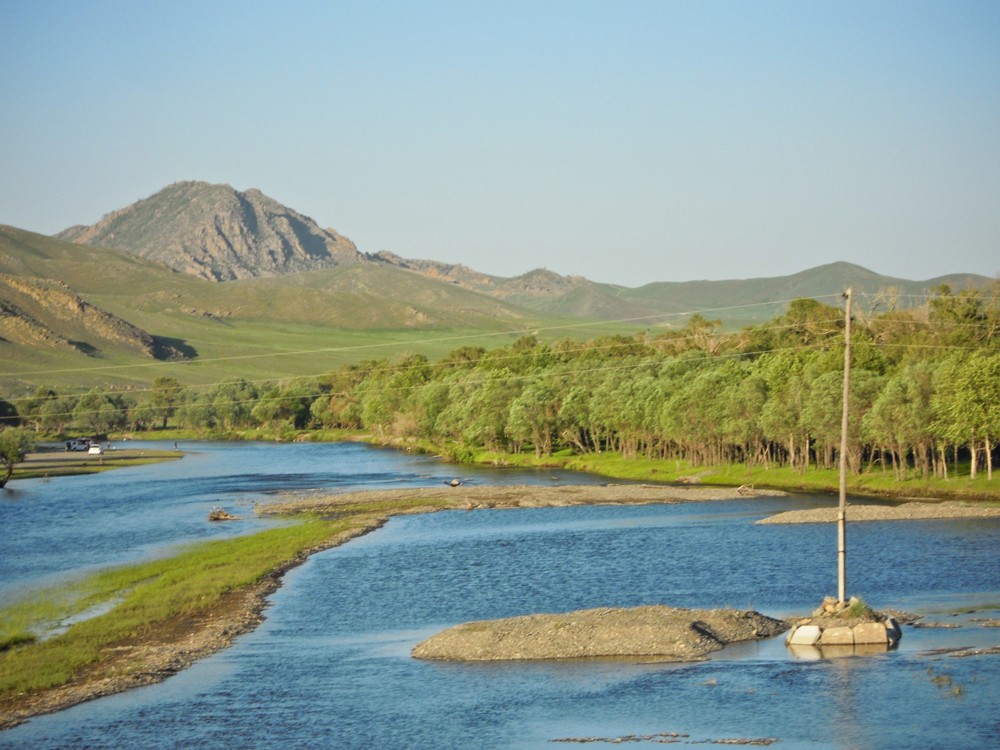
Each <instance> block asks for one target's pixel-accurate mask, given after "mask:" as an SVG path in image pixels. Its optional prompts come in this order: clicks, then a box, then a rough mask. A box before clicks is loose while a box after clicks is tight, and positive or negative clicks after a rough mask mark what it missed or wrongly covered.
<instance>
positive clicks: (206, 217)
mask: <svg viewBox="0 0 1000 750" xmlns="http://www.w3.org/2000/svg"><path fill="white" fill-rule="evenodd" d="M57 237H58V238H59V239H63V240H67V241H69V242H77V243H81V244H85V245H92V246H95V247H108V248H113V249H115V250H123V251H125V252H128V253H132V254H133V255H138V256H140V257H143V258H148V259H150V260H155V261H158V262H160V263H163V264H164V265H166V266H168V267H170V268H172V269H174V270H175V271H180V272H181V273H187V274H191V275H192V276H198V277H200V278H203V279H208V280H209V281H231V280H234V279H245V278H252V277H257V276H276V275H280V274H285V273H293V272H297V271H312V270H316V269H320V268H330V267H332V266H341V265H348V264H352V263H357V262H359V261H361V260H362V259H363V256H362V255H361V254H360V253H358V250H357V248H356V247H355V246H354V243H353V242H351V241H350V240H349V239H347V238H346V237H344V236H342V235H340V234H338V233H337V232H335V231H334V230H332V229H321V228H320V227H319V226H318V225H317V224H316V222H315V221H313V220H312V219H310V218H309V217H308V216H303V215H302V214H300V213H298V212H297V211H295V210H293V209H291V208H288V207H287V206H283V205H282V204H280V203H278V202H277V201H276V200H274V199H272V198H269V197H267V196H266V195H264V194H263V193H261V192H260V191H259V190H247V191H246V192H240V191H238V190H234V189H233V188H231V187H230V186H229V185H210V184H208V183H206V182H176V183H174V184H173V185H169V186H167V187H165V188H163V190H160V191H159V192H158V193H156V194H155V195H152V196H150V197H149V198H146V199H145V200H141V201H138V202H137V203H133V204H132V205H131V206H126V207H125V208H122V209H119V210H117V211H114V212H112V213H110V214H108V215H107V216H105V217H104V218H103V219H101V220H100V221H99V222H97V223H96V224H93V225H91V226H75V227H70V228H69V229H66V230H65V231H63V232H60V233H59V234H58V235H57Z"/></svg>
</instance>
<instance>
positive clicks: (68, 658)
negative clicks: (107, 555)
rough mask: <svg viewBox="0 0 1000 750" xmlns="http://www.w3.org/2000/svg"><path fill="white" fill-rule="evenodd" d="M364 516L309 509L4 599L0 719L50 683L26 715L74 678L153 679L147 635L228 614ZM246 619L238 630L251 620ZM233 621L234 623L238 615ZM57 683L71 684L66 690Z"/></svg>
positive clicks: (182, 632) (183, 630)
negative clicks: (239, 599) (322, 515)
mask: <svg viewBox="0 0 1000 750" xmlns="http://www.w3.org/2000/svg"><path fill="white" fill-rule="evenodd" d="M367 522H368V521H367V519H366V518H365V517H364V516H363V515H362V514H346V515H345V517H343V518H337V519H328V520H322V519H317V518H312V519H308V520H305V521H303V522H300V523H296V524H292V525H288V526H282V527H280V528H275V529H269V530H267V531H263V532H259V533H256V534H253V535H250V536H243V537H236V538H232V539H226V540H219V541H212V542H207V543H202V544H198V545H195V546H192V547H191V548H189V549H188V550H186V551H184V552H183V553H181V554H179V555H177V556H174V557H170V558H166V559H162V560H154V561H151V562H147V563H142V564H139V565H133V566H126V567H121V568H115V569H110V570H106V571H103V572H100V573H96V574H94V575H91V576H89V577H87V578H85V579H83V580H82V581H79V582H76V583H73V584H68V585H66V586H63V587H60V588H56V589H51V590H48V591H43V592H37V593H34V594H32V595H31V596H30V597H28V598H25V599H23V600H21V601H19V602H15V603H13V604H11V605H8V606H6V607H5V608H4V610H3V611H2V612H0V727H2V726H9V725H11V724H13V723H16V721H18V720H19V718H21V717H23V715H25V713H24V710H23V709H24V708H25V706H28V705H33V704H37V703H39V699H38V698H39V696H40V695H41V694H45V693H48V698H49V700H51V705H50V706H46V704H45V702H44V700H42V701H41V706H42V707H41V710H34V711H31V710H29V711H28V712H27V715H30V714H31V713H42V712H45V711H46V710H55V709H57V708H60V707H63V706H64V705H72V703H74V702H78V701H76V700H73V691H72V689H71V688H72V687H73V686H74V684H78V683H82V682H89V683H92V684H94V683H98V684H102V685H103V687H102V692H100V693H98V694H103V692H116V691H117V690H116V689H115V684H114V683H117V684H118V685H119V686H120V688H121V689H124V688H125V687H128V686H132V685H134V684H143V682H149V681H153V680H154V678H155V677H156V675H155V671H156V669H157V665H156V663H155V659H150V658H149V657H150V656H153V655H155V650H156V649H155V648H154V649H153V650H152V651H150V649H149V646H150V644H161V645H162V644H169V643H170V642H171V641H172V640H176V639H178V638H181V637H187V636H188V635H189V634H190V632H193V631H194V630H196V629H197V627H198V625H199V623H202V622H204V621H205V620H206V619H207V618H211V617H226V618H232V615H233V613H232V612H231V611H229V610H230V609H231V607H232V606H233V605H234V601H235V600H234V598H233V596H231V595H232V594H234V593H237V592H240V591H246V590H248V589H249V588H251V587H255V586H258V585H260V584H261V583H262V582H266V581H268V580H269V579H270V580H273V581H276V577H277V576H278V575H280V573H281V572H283V571H284V570H286V569H287V568H288V567H289V566H291V565H293V564H295V563H296V562H298V561H301V560H302V559H304V557H305V555H307V554H308V553H309V552H310V551H311V550H314V549H318V548H322V547H324V546H328V545H329V544H331V543H333V542H334V540H336V539H337V538H338V536H340V535H344V534H347V535H351V534H352V532H353V533H360V532H361V531H362V530H364V528H365V524H366V523H367ZM265 593H266V592H265ZM246 614H250V615H253V614H255V613H246ZM232 619H233V620H238V619H240V618H232ZM242 619H243V620H246V618H245V617H244V618H242ZM251 620H252V618H251ZM246 624H247V627H244V630H245V629H248V627H249V626H252V622H248V623H246ZM233 627H234V630H235V631H238V630H239V624H238V623H235V624H234V626H233ZM235 634H236V632H233V633H232V634H231V635H235ZM224 645H226V643H225V642H222V643H218V644H215V647H214V648H208V650H207V652H211V651H212V650H217V648H219V647H222V646H224ZM198 655H199V654H194V655H192V656H193V658H197V656H198ZM202 655H203V654H202ZM168 671H169V669H168ZM172 671H176V668H174V669H173V670H172ZM61 688H67V690H66V691H64V695H62V696H60V695H59V693H58V691H59V689H61ZM90 697H93V696H90Z"/></svg>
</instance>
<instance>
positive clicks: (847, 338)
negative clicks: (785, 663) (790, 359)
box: [837, 287, 851, 603]
mask: <svg viewBox="0 0 1000 750" xmlns="http://www.w3.org/2000/svg"><path fill="white" fill-rule="evenodd" d="M844 299H846V300H847V306H846V307H847V311H846V317H845V322H844V401H843V410H842V415H841V420H840V506H839V508H838V510H837V599H838V601H840V602H841V603H845V602H846V601H847V424H848V420H847V405H848V401H849V400H850V393H851V289H850V287H848V289H847V291H845V292H844Z"/></svg>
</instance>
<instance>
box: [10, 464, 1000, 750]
mask: <svg viewBox="0 0 1000 750" xmlns="http://www.w3.org/2000/svg"><path fill="white" fill-rule="evenodd" d="M199 450H200V452H199V453H198V454H197V455H193V456H188V457H186V458H185V459H184V460H183V461H181V462H179V463H175V464H162V465H159V466H156V467H145V468H142V469H136V470H129V471H128V472H126V471H122V472H116V473H111V474H105V475H101V476H100V477H99V479H100V480H101V481H92V480H95V479H97V478H94V477H89V478H77V479H75V480H58V482H57V480H53V481H52V482H51V483H47V484H43V483H38V484H35V485H32V486H30V487H25V488H24V489H23V490H19V492H20V493H21V495H20V496H19V497H18V498H16V499H14V500H10V499H7V500H5V501H4V505H3V510H4V512H5V514H7V515H8V516H10V515H13V516H15V518H16V519H18V520H17V524H19V525H20V527H23V528H22V529H21V531H23V536H27V537H30V536H31V535H32V534H34V533H35V531H31V529H30V528H29V527H30V526H31V525H32V524H33V521H32V518H35V522H37V518H38V516H36V515H35V513H42V512H46V509H47V508H48V507H49V505H48V504H47V503H49V502H50V501H49V500H44V499H41V498H40V497H39V496H40V495H44V493H45V491H46V490H48V489H51V488H52V487H53V486H57V485H58V486H60V487H64V488H65V490H66V492H69V493H73V492H77V488H80V490H79V493H78V494H77V497H78V498H85V499H83V500H79V502H82V503H87V504H92V505H93V506H94V507H91V508H90V509H89V511H86V512H89V513H90V514H92V515H93V516H94V518H95V519H99V521H95V522H94V523H93V524H92V525H93V526H94V528H95V530H96V532H97V533H99V534H100V535H102V538H103V539H104V540H105V541H104V542H100V541H94V540H90V539H80V537H86V536H88V534H87V532H86V531H81V526H80V524H79V522H78V523H77V524H72V523H67V524H65V526H64V528H63V529H62V531H61V532H60V531H59V530H58V529H51V528H50V529H49V531H48V532H45V533H47V534H48V537H47V541H46V543H48V544H56V543H58V544H60V545H61V546H66V547H75V546H79V547H80V548H82V549H81V550H79V551H78V550H76V549H73V550H71V551H68V552H67V556H68V558H67V560H62V555H60V563H61V564H60V565H58V566H56V565H54V564H52V563H48V564H41V563H40V562H38V561H36V562H31V559H33V558H34V557H36V555H33V554H31V553H30V551H28V549H29V546H30V545H26V546H23V547H18V545H21V544H22V542H21V540H20V538H19V537H20V536H22V534H20V533H18V530H17V529H12V528H11V527H10V525H8V526H7V527H5V528H4V529H3V531H2V532H0V533H2V535H3V536H2V539H3V541H4V544H12V545H14V548H15V549H16V550H21V551H25V552H26V554H27V557H28V558H29V559H28V560H27V561H13V560H11V559H10V558H11V554H9V553H8V551H7V550H6V549H5V550H4V552H3V553H2V566H3V567H2V569H0V571H2V573H3V576H4V578H3V580H4V581H5V582H6V581H7V580H8V577H12V578H13V579H14V580H19V581H20V585H21V586H22V587H23V586H24V585H25V582H31V581H36V580H38V579H39V578H51V577H53V576H56V575H61V574H64V573H65V572H67V571H72V570H74V569H76V568H79V567H83V568H86V567H92V566H94V565H100V564H106V563H107V562H116V561H120V560H130V559H135V558H136V557H137V556H139V557H141V556H143V555H149V554H155V553H156V552H157V551H159V550H162V549H166V548H168V547H169V545H171V544H173V543H176V542H177V541H180V540H185V539H190V538H198V537H202V536H206V535H208V534H216V533H234V529H235V528H236V527H237V526H239V527H240V529H241V530H242V531H245V530H247V528H248V526H249V527H252V526H253V525H254V524H257V523H260V522H252V523H250V524H239V525H234V526H228V527H226V528H225V529H222V530H216V528H215V527H214V526H212V527H209V525H208V524H206V523H205V521H204V518H205V515H206V514H207V511H208V508H210V507H211V506H212V505H216V504H222V505H226V506H227V507H229V506H231V505H232V503H233V502H234V501H235V500H238V499H239V498H240V497H245V498H246V499H247V502H249V501H250V500H252V499H254V498H255V497H259V496H260V494H261V493H264V492H269V491H273V490H275V489H279V488H285V487H289V486H290V487H299V488H312V487H327V486H329V487H334V486H335V487H343V488H346V487H351V486H355V485H354V484H352V482H353V481H355V480H352V475H351V471H352V470H353V471H356V472H357V474H356V477H357V480H356V482H357V486H363V487H372V486H402V485H420V484H434V483H438V482H440V481H443V480H444V479H446V478H450V477H452V476H454V475H455V474H456V473H457V474H458V475H460V476H463V477H466V478H468V479H469V480H471V481H475V482H478V483H484V484H485V483H491V482H493V483H495V482H500V481H514V482H523V481H535V482H557V481H558V482H566V481H580V480H581V477H578V476H577V477H573V476H566V475H553V474H552V473H551V472H530V473H521V472H519V473H517V474H512V473H506V472H489V471H482V472H472V470H470V469H468V468H465V467H462V468H460V469H459V468H456V467H454V466H447V465H443V464H439V463H436V462H434V461H433V460H431V459H427V458H415V457H412V456H408V455H405V454H397V453H392V452H387V451H379V450H374V449H371V448H367V447H364V446H309V445H305V446H269V445H256V446H253V445H251V446H246V445H233V446H230V445H214V446H200V448H199ZM298 450H301V451H302V453H297V451H298ZM213 467H214V468H213ZM241 467H242V471H247V472H248V473H246V474H244V473H242V471H241ZM311 468H312V469H315V470H314V471H312V470H311ZM126 474H129V476H126ZM590 481H600V480H596V479H591V480H590ZM102 482H103V483H102ZM88 483H89V487H90V488H91V491H90V492H88V491H87V489H85V487H86V486H88ZM104 483H106V484H104ZM25 484H27V483H25ZM188 485H190V486H195V487H198V488H200V489H199V490H198V494H196V495H186V496H185V495H183V493H182V492H181V491H179V490H180V487H184V486H188ZM130 488H132V489H130ZM97 490H100V492H101V493H105V494H104V496H105V497H107V498H108V502H109V503H110V504H111V506H112V507H111V508H109V509H107V510H103V509H102V506H101V503H100V502H98V501H97V499H96V498H93V497H92V496H93V495H95V494H97ZM133 490H134V491H135V493H136V494H135V495H133V494H132V491H133ZM32 502H36V503H37V504H38V505H37V506H36V510H35V512H32V511H31V510H30V509H29V507H28V506H30V505H31V504H32ZM62 502H64V503H72V502H74V501H73V500H72V499H70V498H69V497H68V496H67V495H64V496H63V500H62ZM825 502H829V500H827V499H822V498H768V499H761V500H752V501H748V500H737V501H725V502H716V503H697V504H687V505H663V506H641V507H577V508H552V509H534V510H505V511H476V512H464V511H454V512H444V513H437V514H432V515H426V516H410V517H401V518H396V519H393V520H391V521H390V522H389V523H388V524H387V525H386V526H385V527H384V528H382V529H380V530H378V531H376V532H374V533H372V534H370V535H368V536H365V537H363V538H361V539H358V540H355V541H353V542H351V543H349V544H347V545H344V546H342V547H339V548H336V549H333V550H329V551H327V552H324V553H321V554H318V555H316V556H314V557H313V558H312V559H310V560H309V561H308V562H307V563H306V564H305V565H303V566H302V567H300V568H298V569H296V570H294V571H292V572H291V573H290V574H289V575H288V576H287V577H286V581H285V585H284V586H283V588H282V589H281V590H280V591H279V592H278V593H277V594H276V595H275V596H274V597H273V598H272V606H271V607H270V608H269V610H268V612H267V620H266V622H265V623H264V624H263V625H262V626H261V627H260V628H259V629H258V630H256V631H255V632H253V633H250V634H248V635H246V636H244V637H242V638H241V639H240V640H239V641H238V643H237V645H235V646H234V647H233V648H231V649H229V650H227V651H225V652H223V653H220V654H218V655H216V656H214V657H211V658H209V659H206V660H204V661H202V662H200V663H198V664H196V665H195V666H194V667H192V668H191V669H189V670H187V671H185V672H183V673H181V674H179V675H177V676H175V677H172V678H171V679H169V680H167V681H166V682H164V683H162V684H160V685H155V686H151V687H149V688H143V689H140V690H137V691H133V692H131V693H128V694H124V695H119V696H113V697H110V698H105V699H102V700H98V701H94V702H92V703H89V704H86V705H83V706H79V707H77V708H74V709H70V710H67V711H63V712H61V713H58V714H55V715H52V716H48V717H41V718H38V719H35V720H33V721H32V722H30V723H29V724H26V725H24V726H22V727H18V728H15V729H13V730H10V731H8V732H4V733H0V747H31V748H62V747H79V748H145V747H156V748H242V747H248V748H372V747H380V748H381V747H385V748H543V747H545V748H558V747H566V746H577V745H576V742H573V743H572V744H570V743H567V742H560V740H576V741H579V740H585V739H586V740H590V742H588V744H587V745H585V746H588V747H611V746H618V745H621V744H625V745H626V746H638V747H642V746H646V747H652V746H655V745H658V744H659V743H662V742H667V741H668V740H669V741H671V742H676V743H679V744H680V745H681V746H685V745H693V744H695V743H707V742H710V741H716V742H718V741H721V740H725V739H732V738H748V739H754V738H756V739H764V738H774V739H776V740H778V742H776V743H775V745H774V746H775V747H789V748H883V747H884V748H890V747H892V748H898V747H907V748H933V747H942V748H946V747H947V748H965V747H968V748H979V747H995V746H1000V713H998V712H997V708H996V707H997V706H998V705H1000V656H997V655H984V656H972V657H968V658H956V657H953V656H950V655H947V654H940V653H936V652H934V650H935V649H943V648H950V647H959V646H973V647H984V646H996V645H1000V629H996V628H987V627H983V623H981V622H979V621H978V620H980V619H982V618H997V617H1000V611H998V609H1000V546H998V541H1000V523H998V522H996V521H988V522H983V521H982V520H977V521H975V522H966V521H922V522H912V523H868V524H854V525H852V526H851V527H850V530H849V555H850V557H849V566H850V567H849V588H850V590H852V591H858V592H861V593H863V595H864V596H865V598H866V599H867V600H868V601H870V602H871V603H873V604H875V605H876V606H880V607H898V608H901V609H908V610H916V611H919V612H922V613H928V612H930V613H934V616H933V617H932V618H930V619H931V620H932V621H935V622H940V623H943V624H949V625H961V627H958V628H948V629H913V628H907V629H906V630H905V633H904V638H903V641H902V643H901V646H900V648H899V649H898V650H896V651H894V652H890V653H887V654H882V655H878V656H870V657H851V658H846V659H835V660H806V659H798V658H795V657H793V656H792V655H790V654H789V653H788V651H787V650H786V648H785V646H784V644H783V641H782V639H780V638H778V639H774V640H771V641H767V642H764V643H760V644H749V645H745V646H736V647H729V648H727V649H725V650H724V651H722V652H720V653H719V654H718V655H716V657H715V658H713V659H711V660H709V661H707V662H703V663H698V664H689V665H659V664H635V663H627V662H615V661H598V662H584V661H580V662H565V663H561V662H548V663H534V664H519V663H514V664H503V665H458V664H440V663H426V662H419V661H416V660H413V659H411V658H410V656H409V651H410V649H411V648H412V647H413V645H414V644H416V643H417V642H418V641H420V640H421V639H423V638H425V637H427V636H429V635H431V634H433V633H434V632H436V631H437V630H439V629H440V628H442V627H445V626H448V625H452V624H455V623H458V622H463V621H466V620H470V619H482V618H493V617H504V616H510V615H516V614H524V613H529V612H544V611H566V610H571V609H578V608H584V607H597V606H630V605H637V604H648V603H665V604H671V605H677V606H691V607H722V606H733V607H741V608H742V607H751V608H754V609H758V610H760V611H762V612H765V613H766V614H771V615H776V616H781V615H786V614H792V613H801V612H804V611H807V610H809V609H811V608H812V607H813V606H815V604H816V603H817V601H818V600H819V599H820V598H821V597H822V596H823V595H824V594H826V593H830V591H831V589H835V583H836V581H835V576H836V570H835V566H836V560H835V539H834V536H835V532H834V529H833V527H831V526H822V525H808V526H759V525H754V523H753V521H755V520H756V519H758V518H761V517H763V516H765V515H768V514H770V513H772V512H775V511H778V510H784V509H787V508H788V507H791V506H795V505H802V504H803V503H809V504H817V503H825ZM70 512H72V513H77V512H78V509H75V508H74V509H72V510H71V511H70ZM80 512H84V511H80ZM133 512H134V513H135V514H136V517H133V516H132V514H133ZM116 520H120V521H121V523H120V527H121V530H122V535H121V537H120V539H121V541H118V542H115V544H117V546H116V547H115V548H114V549H112V550H106V549H103V546H102V545H103V544H106V543H109V542H107V540H109V539H115V538H116V536H115V534H116V531H115V529H116V528H117V527H118V524H116ZM161 521H162V528H157V530H156V531H155V532H154V531H152V530H147V531H145V532H144V531H143V529H144V527H145V526H147V525H154V526H158V527H159V526H160V525H161ZM29 532H30V533H29ZM37 533H38V534H42V533H43V532H42V531H41V530H37ZM60 534H62V538H61V539H60ZM144 534H151V535H152V536H151V537H147V536H144ZM74 542H79V544H78V545H75V544H74ZM60 548H61V547H60ZM40 557H46V556H45V555H40ZM970 609H971V610H976V611H975V612H973V613H971V614H954V613H955V612H956V611H958V610H970ZM708 746H711V745H708Z"/></svg>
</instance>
